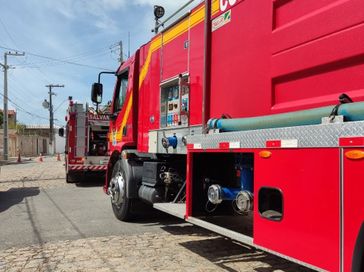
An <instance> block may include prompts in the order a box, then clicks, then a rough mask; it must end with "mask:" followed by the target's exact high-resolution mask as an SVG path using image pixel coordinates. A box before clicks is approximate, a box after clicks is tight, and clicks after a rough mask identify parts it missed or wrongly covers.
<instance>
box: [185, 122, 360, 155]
mask: <svg viewBox="0 0 364 272" xmlns="http://www.w3.org/2000/svg"><path fill="white" fill-rule="evenodd" d="M363 136H364V121H356V122H344V123H331V124H320V125H310V126H297V127H286V128H272V129H259V130H249V131H236V132H223V133H213V134H207V135H203V134H201V135H194V136H188V137H187V142H188V143H189V144H195V143H198V144H201V147H202V149H218V148H219V143H221V142H240V147H241V148H266V141H268V140H286V139H291V140H292V139H296V140H297V143H298V145H297V148H309V147H316V148H317V147H339V138H341V137H363Z"/></svg>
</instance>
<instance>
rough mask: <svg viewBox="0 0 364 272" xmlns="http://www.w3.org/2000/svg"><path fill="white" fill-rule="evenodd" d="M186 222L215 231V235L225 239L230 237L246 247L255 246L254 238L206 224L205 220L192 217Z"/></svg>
mask: <svg viewBox="0 0 364 272" xmlns="http://www.w3.org/2000/svg"><path fill="white" fill-rule="evenodd" d="M186 221H187V222H189V223H192V224H194V225H196V226H200V227H203V228H205V229H208V230H210V231H213V232H215V233H218V234H221V235H223V236H225V237H228V238H230V239H232V240H235V241H238V242H241V243H243V244H246V245H250V246H254V244H253V238H252V237H250V236H247V235H244V234H241V233H238V232H235V231H232V230H229V229H226V228H223V227H220V226H218V225H215V224H212V223H209V222H206V221H204V220H201V219H198V218H195V217H191V216H190V217H188V218H187V219H186Z"/></svg>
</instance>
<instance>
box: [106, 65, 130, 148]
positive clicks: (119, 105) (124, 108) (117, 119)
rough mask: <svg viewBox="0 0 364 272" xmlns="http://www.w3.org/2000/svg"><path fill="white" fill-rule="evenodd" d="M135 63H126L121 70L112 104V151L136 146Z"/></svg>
mask: <svg viewBox="0 0 364 272" xmlns="http://www.w3.org/2000/svg"><path fill="white" fill-rule="evenodd" d="M133 67H134V63H133V62H132V63H130V62H128V63H126V64H125V65H123V66H122V67H121V68H120V72H119V73H118V76H117V82H116V86H115V91H114V97H113V103H112V107H111V109H112V118H111V122H110V144H111V146H109V147H111V148H110V150H111V151H113V150H114V149H118V150H121V149H122V148H123V146H124V145H128V146H135V142H136V140H135V137H134V136H135V135H134V131H133V115H134V114H133V112H134V109H133V100H134V92H133V87H134V82H133V78H134V76H133V73H132V71H133V70H132V69H133Z"/></svg>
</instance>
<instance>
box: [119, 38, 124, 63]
mask: <svg viewBox="0 0 364 272" xmlns="http://www.w3.org/2000/svg"><path fill="white" fill-rule="evenodd" d="M118 45H119V59H118V61H119V62H120V63H122V62H123V42H122V41H120V42H119V44H118Z"/></svg>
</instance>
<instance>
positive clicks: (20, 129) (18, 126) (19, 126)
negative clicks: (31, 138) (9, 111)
mask: <svg viewBox="0 0 364 272" xmlns="http://www.w3.org/2000/svg"><path fill="white" fill-rule="evenodd" d="M26 127H27V126H26V125H25V124H22V123H17V124H16V133H18V134H23V133H24V130H25V129H26Z"/></svg>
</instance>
